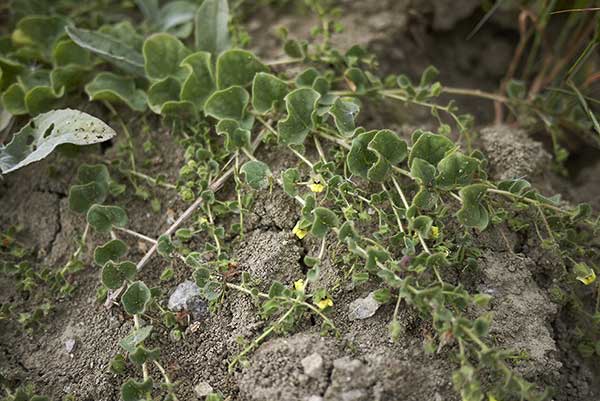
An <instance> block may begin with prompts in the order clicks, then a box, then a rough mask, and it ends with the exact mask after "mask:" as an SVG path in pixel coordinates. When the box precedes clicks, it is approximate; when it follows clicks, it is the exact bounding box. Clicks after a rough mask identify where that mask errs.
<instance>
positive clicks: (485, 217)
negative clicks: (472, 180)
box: [457, 184, 489, 231]
mask: <svg viewBox="0 0 600 401" xmlns="http://www.w3.org/2000/svg"><path fill="white" fill-rule="evenodd" d="M486 192H487V187H486V186H485V185H483V184H472V185H469V186H466V187H464V188H462V189H461V190H460V191H459V192H458V193H459V195H460V198H461V200H462V207H461V208H460V210H459V211H458V213H457V217H458V220H459V221H460V222H461V223H462V224H464V225H465V226H467V227H475V228H477V229H479V231H483V230H485V228H486V227H487V225H488V223H489V214H488V211H487V209H486V207H485V204H484V197H485V194H486Z"/></svg>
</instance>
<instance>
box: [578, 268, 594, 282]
mask: <svg viewBox="0 0 600 401" xmlns="http://www.w3.org/2000/svg"><path fill="white" fill-rule="evenodd" d="M577 280H579V281H581V282H582V283H583V284H585V285H590V284H592V283H593V282H594V281H596V272H595V271H594V270H592V269H590V273H589V274H588V275H587V276H577Z"/></svg>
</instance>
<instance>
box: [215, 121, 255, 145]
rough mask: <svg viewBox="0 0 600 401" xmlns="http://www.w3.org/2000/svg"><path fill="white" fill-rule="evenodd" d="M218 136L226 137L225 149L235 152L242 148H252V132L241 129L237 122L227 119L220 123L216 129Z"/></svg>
mask: <svg viewBox="0 0 600 401" xmlns="http://www.w3.org/2000/svg"><path fill="white" fill-rule="evenodd" d="M216 131H217V134H219V135H225V149H227V150H228V151H229V152H235V151H236V150H238V149H240V148H244V147H245V148H250V131H249V130H247V129H244V128H241V127H240V123H239V122H237V121H235V120H230V119H225V120H221V121H219V123H218V124H217V127H216Z"/></svg>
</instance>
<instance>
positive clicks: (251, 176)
mask: <svg viewBox="0 0 600 401" xmlns="http://www.w3.org/2000/svg"><path fill="white" fill-rule="evenodd" d="M240 170H241V172H242V173H243V174H244V175H245V178H246V183H247V184H248V185H250V187H252V188H254V189H265V188H267V187H268V186H269V177H271V175H272V174H271V170H270V169H269V166H267V165H266V164H265V163H263V162H261V161H258V160H251V161H248V162H246V163H244V165H243V166H242V168H241V169H240Z"/></svg>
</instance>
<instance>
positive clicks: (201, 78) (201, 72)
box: [181, 52, 216, 111]
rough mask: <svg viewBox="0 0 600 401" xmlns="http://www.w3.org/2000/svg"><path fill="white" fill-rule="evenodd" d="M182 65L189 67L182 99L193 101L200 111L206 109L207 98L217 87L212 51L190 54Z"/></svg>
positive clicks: (182, 88)
mask: <svg viewBox="0 0 600 401" xmlns="http://www.w3.org/2000/svg"><path fill="white" fill-rule="evenodd" d="M181 65H182V67H184V68H187V69H188V76H187V78H186V79H185V81H184V82H183V85H182V87H181V100H187V101H189V102H191V103H193V104H194V106H195V107H196V109H197V110H198V111H200V110H204V103H205V102H206V99H208V97H209V96H210V94H211V93H213V92H214V91H215V89H216V84H215V78H214V77H213V71H212V64H211V56H210V53H207V52H197V53H193V54H190V55H189V56H187V57H186V58H185V59H183V61H182V62H181Z"/></svg>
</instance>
